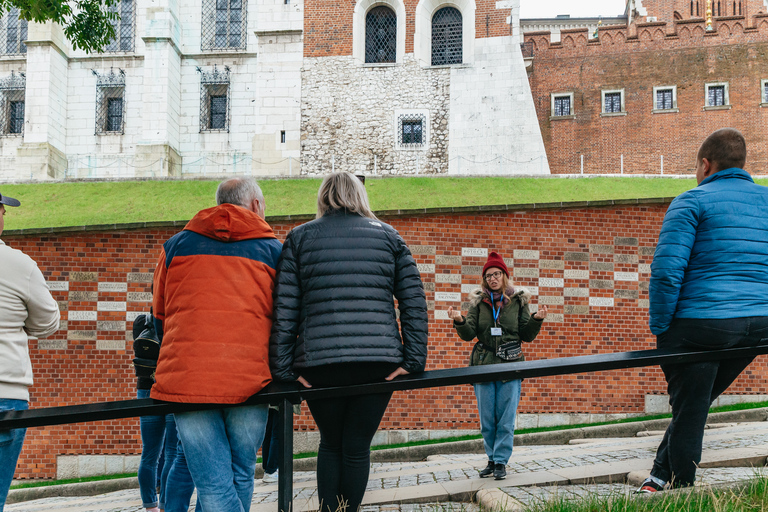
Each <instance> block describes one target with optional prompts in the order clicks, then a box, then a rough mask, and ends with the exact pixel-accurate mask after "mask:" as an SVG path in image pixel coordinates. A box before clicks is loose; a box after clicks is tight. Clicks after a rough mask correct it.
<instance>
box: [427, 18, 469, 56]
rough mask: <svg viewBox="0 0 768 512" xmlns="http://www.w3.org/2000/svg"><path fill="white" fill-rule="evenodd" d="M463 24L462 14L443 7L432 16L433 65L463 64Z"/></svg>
mask: <svg viewBox="0 0 768 512" xmlns="http://www.w3.org/2000/svg"><path fill="white" fill-rule="evenodd" d="M462 32H463V24H462V20H461V12H460V11H459V10H458V9H456V8H455V7H443V8H442V9H440V10H439V11H437V12H436V13H435V15H434V16H432V65H433V66H442V65H446V64H461V63H462V62H463V58H462Z"/></svg>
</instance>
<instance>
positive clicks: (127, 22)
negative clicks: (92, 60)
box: [105, 0, 136, 52]
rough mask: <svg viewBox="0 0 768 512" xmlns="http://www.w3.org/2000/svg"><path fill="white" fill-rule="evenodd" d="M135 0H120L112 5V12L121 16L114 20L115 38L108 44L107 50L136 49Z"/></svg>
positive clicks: (126, 50)
mask: <svg viewBox="0 0 768 512" xmlns="http://www.w3.org/2000/svg"><path fill="white" fill-rule="evenodd" d="M134 8H135V2H134V0H119V1H118V2H117V3H116V4H114V5H112V6H111V7H110V8H109V10H110V12H116V13H117V14H119V18H118V19H116V20H112V26H113V27H114V28H115V38H114V39H113V40H112V42H111V43H109V44H108V45H107V47H106V48H105V51H107V52H132V51H133V49H134V39H135V38H134V27H135V25H136V23H135V22H136V15H135V9H134Z"/></svg>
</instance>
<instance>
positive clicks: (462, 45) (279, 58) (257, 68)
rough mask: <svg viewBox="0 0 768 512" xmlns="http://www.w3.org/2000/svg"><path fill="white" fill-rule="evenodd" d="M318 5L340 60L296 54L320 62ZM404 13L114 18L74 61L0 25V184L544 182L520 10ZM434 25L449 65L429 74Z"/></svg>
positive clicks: (52, 45)
mask: <svg viewBox="0 0 768 512" xmlns="http://www.w3.org/2000/svg"><path fill="white" fill-rule="evenodd" d="M318 5H322V6H323V8H324V9H327V8H328V7H326V6H331V8H332V9H336V12H337V13H341V15H343V16H349V17H351V18H352V19H353V21H352V23H351V26H350V27H349V29H348V30H347V31H346V32H343V33H342V34H341V35H340V36H339V35H338V34H335V35H333V37H341V38H342V39H343V38H348V39H349V41H350V45H349V46H350V47H351V51H348V52H346V54H345V52H340V53H337V54H334V55H328V56H322V57H316V56H313V54H312V51H311V49H310V51H306V50H307V43H308V40H307V39H306V37H307V35H309V37H310V41H311V43H312V44H313V45H317V44H320V45H322V44H325V41H326V38H331V37H332V36H330V35H328V34H327V33H326V32H325V31H324V30H323V29H321V30H315V29H313V30H310V31H309V32H308V33H305V28H304V27H305V23H306V22H307V19H305V11H306V10H307V9H308V8H309V7H314V8H317V7H318ZM408 6H409V7H408V8H406V4H405V3H404V2H403V0H357V1H356V2H352V3H347V4H342V3H338V2H333V1H330V0H194V1H192V0H120V3H119V4H118V6H117V9H118V11H119V12H120V13H121V20H120V22H119V24H118V26H117V27H116V29H117V33H118V38H117V39H116V40H115V42H113V43H112V44H111V45H110V47H109V48H108V49H107V50H106V51H104V52H103V53H99V54H86V53H85V52H83V51H82V50H75V49H73V48H72V45H71V44H70V43H69V42H68V41H67V40H66V38H65V37H64V33H63V30H62V28H61V27H60V26H58V25H56V24H53V23H47V24H35V23H30V24H29V25H28V27H27V24H26V22H22V21H20V20H19V19H18V13H14V12H10V13H7V14H6V15H5V16H3V18H2V19H0V181H19V180H46V179H55V180H65V179H104V178H133V177H168V176H173V177H201V176H207V175H222V174H227V175H231V174H239V173H243V174H253V175H256V176H277V175H282V176H290V175H293V176H297V175H300V174H303V175H321V174H324V173H327V172H329V171H331V170H349V171H353V172H358V173H365V174H388V175H389V174H411V175H412V174H540V173H548V172H549V167H548V164H547V159H546V153H545V150H544V145H543V142H542V138H541V134H540V130H539V125H538V122H537V118H536V112H535V109H534V105H533V100H532V98H531V92H530V87H529V84H528V79H527V75H526V71H525V64H524V61H523V57H522V53H521V49H520V42H521V33H520V30H519V0H505V1H500V2H496V7H495V9H491V11H480V10H478V7H477V6H476V4H475V1H474V0H420V1H418V5H416V3H415V2H412V1H409V2H408ZM414 7H415V8H414ZM484 8H485V7H484ZM315 10H316V11H317V9H315ZM345 10H346V11H345ZM375 10H376V12H378V13H379V14H381V13H383V14H384V15H385V18H386V17H387V16H389V18H388V19H389V21H390V22H392V23H394V24H395V25H394V26H393V27H394V28H393V27H390V28H391V30H389V32H387V31H385V32H386V33H384V32H382V34H384V37H385V39H386V38H387V37H390V36H391V40H390V41H388V42H385V43H386V44H385V46H387V45H390V46H391V47H390V46H387V48H388V50H387V51H390V50H391V52H393V53H392V55H391V58H390V57H388V56H386V55H385V59H384V61H381V62H371V59H370V58H366V44H367V43H366V38H367V37H368V36H367V28H366V24H367V23H368V19H369V17H370V15H371V12H372V11H375ZM347 11H348V12H347ZM438 13H439V15H438ZM446 13H448V14H449V16H448V18H446V19H442V18H440V16H443V15H445V14H446ZM374 14H375V13H374ZM488 16H495V17H497V18H498V17H499V16H503V17H504V18H503V19H504V20H505V21H502V23H503V25H504V27H505V28H503V29H502V34H490V35H489V33H487V32H488V27H489V24H488V23H489V22H488V19H489V18H488ZM411 18H413V19H414V20H415V24H411V26H409V23H406V19H411ZM438 18H440V19H441V20H442V21H439V20H438ZM454 18H455V19H454ZM483 19H485V32H486V33H484V34H476V31H477V30H479V27H482V26H483V22H482V20H483ZM436 20H438V21H436ZM324 22H325V20H321V25H320V26H321V27H322V26H323V23H324ZM435 23H438V25H439V27H440V28H439V30H440V31H441V32H440V34H441V36H440V37H442V38H443V39H444V40H445V41H448V43H447V45H445V46H444V47H441V50H440V51H442V52H443V54H442V55H443V59H444V60H445V62H442V61H441V62H434V54H435V51H434V50H435V48H433V42H434V41H437V39H435V37H436V36H435V37H433V28H434V27H437V26H438V25H435ZM342 30H344V29H342ZM434 30H438V29H437V28H435V29H434ZM406 39H407V41H408V46H407V47H406ZM2 43H5V47H4V48H3V44H2ZM451 45H453V47H451ZM3 49H4V50H5V51H2V50H3ZM380 50H381V49H380ZM451 52H453V53H451ZM373 60H374V61H376V57H374V58H373ZM367 61H368V62H367ZM406 131H407V132H408V133H406Z"/></svg>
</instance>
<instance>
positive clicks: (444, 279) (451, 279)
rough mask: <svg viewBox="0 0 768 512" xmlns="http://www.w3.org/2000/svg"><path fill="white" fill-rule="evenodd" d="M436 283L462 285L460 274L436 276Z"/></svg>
mask: <svg viewBox="0 0 768 512" xmlns="http://www.w3.org/2000/svg"><path fill="white" fill-rule="evenodd" d="M435 282H436V283H450V284H461V275H460V274H435Z"/></svg>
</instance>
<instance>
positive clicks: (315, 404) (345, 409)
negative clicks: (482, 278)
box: [269, 172, 427, 512]
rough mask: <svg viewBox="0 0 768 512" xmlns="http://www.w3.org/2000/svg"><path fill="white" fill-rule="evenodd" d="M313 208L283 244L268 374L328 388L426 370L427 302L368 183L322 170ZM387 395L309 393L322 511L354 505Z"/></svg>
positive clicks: (360, 492) (407, 254)
mask: <svg viewBox="0 0 768 512" xmlns="http://www.w3.org/2000/svg"><path fill="white" fill-rule="evenodd" d="M317 206H318V208H317V219H316V220H314V221H312V222H309V223H307V224H304V225H302V226H299V227H297V228H295V229H294V230H293V231H291V233H290V234H289V235H288V237H287V238H286V240H285V244H284V245H283V252H282V256H281V258H280V262H279V265H278V278H277V287H276V289H275V321H274V324H273V326H272V337H271V339H270V346H269V359H270V366H271V369H272V377H273V378H274V379H275V380H278V381H295V380H298V381H299V382H301V383H302V384H303V385H304V386H306V387H311V386H324V387H325V386H343V385H357V384H362V383H366V382H374V381H378V380H384V379H386V380H392V379H393V378H395V377H397V376H398V375H405V374H408V373H414V372H420V371H423V370H424V365H425V363H426V359H427V301H426V299H425V296H424V287H423V285H422V283H421V278H420V276H419V271H418V269H417V268H416V262H415V261H414V260H413V257H412V256H411V253H410V251H409V250H408V247H407V246H406V245H405V242H404V241H403V239H402V238H401V237H400V235H399V234H398V233H397V231H395V230H394V229H393V228H392V227H390V226H389V225H387V224H385V223H383V222H381V221H379V220H378V219H377V218H376V217H375V216H374V215H373V213H372V212H371V209H370V206H369V205H368V197H367V194H366V192H365V187H364V186H363V184H362V183H360V182H359V181H358V180H357V178H355V176H354V175H352V174H350V173H347V172H339V173H334V174H331V175H329V176H327V177H326V178H325V179H324V180H323V183H322V185H321V186H320V191H319V192H318V197H317ZM393 296H394V297H395V298H396V299H397V301H398V309H399V310H400V325H401V327H402V336H401V330H400V328H399V327H398V324H397V316H396V311H395V305H394V301H393V299H392V297H393ZM391 396H392V393H381V394H373V395H365V396H353V397H344V398H333V399H325V400H307V405H308V406H309V410H310V411H311V412H312V416H313V417H314V419H315V422H316V423H317V426H318V429H319V430H320V449H319V452H318V461H317V490H318V499H319V500H320V507H321V511H322V512H329V511H330V512H334V511H335V510H336V509H337V508H338V506H339V504H340V503H344V502H345V501H346V505H347V507H348V508H347V510H349V511H352V512H356V511H357V509H358V507H359V506H360V503H361V502H362V499H363V495H364V494H365V487H366V485H367V483H368V473H369V470H370V447H371V440H372V439H373V435H374V434H375V433H376V430H377V429H378V427H379V423H380V422H381V418H382V416H383V415H384V411H385V410H386V408H387V404H388V403H389V399H390V398H391ZM340 500H342V501H340Z"/></svg>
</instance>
